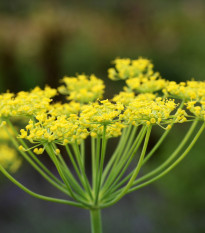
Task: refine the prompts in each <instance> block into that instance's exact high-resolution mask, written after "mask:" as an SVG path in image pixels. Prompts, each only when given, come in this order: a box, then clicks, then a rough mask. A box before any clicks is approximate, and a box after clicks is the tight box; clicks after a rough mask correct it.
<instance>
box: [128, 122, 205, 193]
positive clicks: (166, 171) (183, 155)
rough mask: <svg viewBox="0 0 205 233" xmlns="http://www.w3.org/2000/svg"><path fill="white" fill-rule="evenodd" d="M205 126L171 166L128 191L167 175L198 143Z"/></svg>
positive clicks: (203, 126) (204, 126)
mask: <svg viewBox="0 0 205 233" xmlns="http://www.w3.org/2000/svg"><path fill="white" fill-rule="evenodd" d="M204 128H205V123H203V125H202V126H201V128H200V129H199V131H198V133H197V134H196V136H195V137H194V139H193V140H192V142H191V143H190V144H189V146H188V147H187V149H186V150H185V151H184V153H183V154H182V155H181V156H180V157H179V158H178V159H177V160H176V161H175V162H174V163H173V164H172V165H171V166H169V167H168V168H167V169H166V170H164V171H163V172H162V173H160V174H159V175H157V176H155V177H154V178H152V179H151V180H149V181H147V182H144V183H142V184H140V185H138V186H136V187H133V188H131V189H130V190H129V191H128V193H131V192H133V191H135V190H138V189H140V188H142V187H144V186H147V185H148V184H151V183H152V182H154V181H156V180H158V179H160V178H161V177H163V176H164V175H166V174H167V173H168V172H169V171H171V170H172V169H173V168H174V167H175V166H176V165H177V164H178V163H179V162H180V161H181V160H182V159H184V157H185V156H186V155H187V154H188V153H189V151H190V150H191V148H192V147H193V146H194V144H195V143H196V141H197V139H198V138H199V136H200V135H201V133H202V132H203V130H204Z"/></svg>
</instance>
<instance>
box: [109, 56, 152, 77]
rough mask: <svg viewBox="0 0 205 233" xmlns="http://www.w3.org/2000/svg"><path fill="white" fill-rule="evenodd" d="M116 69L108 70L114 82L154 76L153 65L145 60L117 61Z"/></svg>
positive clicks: (126, 59)
mask: <svg viewBox="0 0 205 233" xmlns="http://www.w3.org/2000/svg"><path fill="white" fill-rule="evenodd" d="M113 63H114V64H115V68H110V69H108V77H109V78H110V79H112V80H120V79H122V80H126V79H128V78H136V77H139V76H152V75H154V72H153V64H152V63H151V62H150V61H149V60H148V59H144V58H139V59H137V60H131V59H129V58H124V59H119V58H118V59H115V60H114V62H113Z"/></svg>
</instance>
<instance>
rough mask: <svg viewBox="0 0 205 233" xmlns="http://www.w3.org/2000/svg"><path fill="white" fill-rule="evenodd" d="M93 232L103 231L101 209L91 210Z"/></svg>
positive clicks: (100, 232)
mask: <svg viewBox="0 0 205 233" xmlns="http://www.w3.org/2000/svg"><path fill="white" fill-rule="evenodd" d="M90 220H91V232H92V233H102V222H101V211H100V209H91V210H90Z"/></svg>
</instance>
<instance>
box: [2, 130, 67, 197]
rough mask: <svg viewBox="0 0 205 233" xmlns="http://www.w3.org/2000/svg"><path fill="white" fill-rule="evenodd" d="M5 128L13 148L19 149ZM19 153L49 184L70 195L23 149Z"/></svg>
mask: <svg viewBox="0 0 205 233" xmlns="http://www.w3.org/2000/svg"><path fill="white" fill-rule="evenodd" d="M5 130H6V131H7V133H8V135H9V136H10V139H11V141H12V143H13V145H14V146H15V148H16V149H17V150H18V151H19V149H18V147H19V144H18V142H17V140H16V139H15V138H14V137H13V135H11V134H10V132H9V131H8V129H7V127H5ZM19 152H20V153H21V155H22V156H23V157H24V159H25V160H27V162H28V163H30V165H31V166H32V167H33V168H34V169H35V170H36V171H38V172H39V173H40V174H41V175H42V176H43V177H44V178H45V179H46V180H47V181H48V182H49V183H50V184H51V185H53V186H54V187H56V188H57V189H59V190H60V191H62V192H63V193H65V194H67V195H69V196H70V193H69V192H68V191H67V190H66V189H65V188H64V187H63V185H62V183H61V185H59V184H58V183H56V182H55V181H54V180H52V179H51V178H50V177H49V176H48V175H47V174H46V173H45V172H44V171H43V170H42V169H41V168H40V167H39V166H37V165H36V164H35V162H34V161H33V160H32V159H31V158H30V157H29V156H28V155H27V154H26V153H25V152H24V151H19Z"/></svg>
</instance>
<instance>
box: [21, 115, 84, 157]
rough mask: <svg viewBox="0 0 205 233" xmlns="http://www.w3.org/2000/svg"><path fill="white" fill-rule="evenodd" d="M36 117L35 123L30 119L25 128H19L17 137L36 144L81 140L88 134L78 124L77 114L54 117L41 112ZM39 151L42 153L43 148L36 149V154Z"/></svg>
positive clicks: (65, 142)
mask: <svg viewBox="0 0 205 233" xmlns="http://www.w3.org/2000/svg"><path fill="white" fill-rule="evenodd" d="M36 119H37V122H36V123H35V122H34V121H32V120H30V121H29V124H28V125H27V126H26V129H21V130H20V135H19V138H25V139H27V140H29V141H30V142H31V143H38V144H46V143H47V142H56V143H60V144H67V143H74V142H75V141H77V142H81V140H82V139H85V138H86V137H87V136H88V132H87V129H85V128H83V127H82V126H81V125H80V121H79V119H78V116H77V115H75V114H71V115H70V116H69V117H66V116H65V115H62V116H58V117H57V118H56V117H55V116H48V115H47V114H45V113H43V114H39V115H37V116H36ZM22 149H23V148H22ZM34 152H37V150H35V151H34ZM41 152H42V153H43V150H40V151H38V152H37V154H38V153H39V154H40V153H41Z"/></svg>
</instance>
